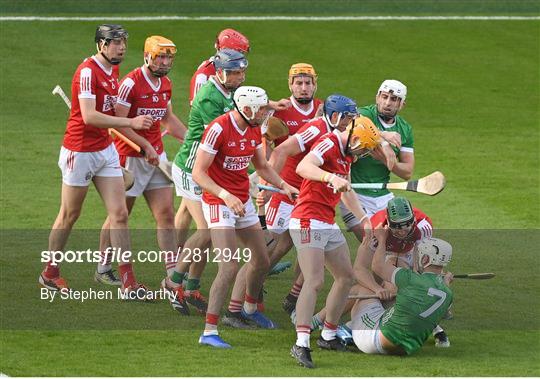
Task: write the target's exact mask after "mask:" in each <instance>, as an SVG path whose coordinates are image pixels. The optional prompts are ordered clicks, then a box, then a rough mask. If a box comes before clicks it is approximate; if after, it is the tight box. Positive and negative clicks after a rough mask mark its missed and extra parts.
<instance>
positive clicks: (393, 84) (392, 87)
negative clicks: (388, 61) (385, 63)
mask: <svg viewBox="0 0 540 379" xmlns="http://www.w3.org/2000/svg"><path fill="white" fill-rule="evenodd" d="M381 92H389V93H390V92H392V93H393V94H394V95H396V96H397V97H399V98H400V99H401V101H405V98H406V97H407V86H406V85H405V84H403V83H401V82H400V81H398V80H393V79H387V80H385V81H384V82H382V84H381V86H380V87H379V90H378V91H377V95H378V94H379V93H381Z"/></svg>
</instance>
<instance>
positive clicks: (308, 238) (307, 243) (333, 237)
mask: <svg viewBox="0 0 540 379" xmlns="http://www.w3.org/2000/svg"><path fill="white" fill-rule="evenodd" d="M289 233H290V234H291V238H292V240H293V243H294V246H295V247H296V250H300V249H306V248H315V249H321V250H323V251H325V252H326V251H331V250H334V249H337V248H338V247H340V246H341V245H343V244H345V243H347V240H346V239H345V237H344V236H343V233H341V230H339V226H337V224H336V223H334V224H328V223H326V222H322V221H319V220H314V219H311V220H309V224H308V225H300V219H298V218H291V220H290V221H289Z"/></svg>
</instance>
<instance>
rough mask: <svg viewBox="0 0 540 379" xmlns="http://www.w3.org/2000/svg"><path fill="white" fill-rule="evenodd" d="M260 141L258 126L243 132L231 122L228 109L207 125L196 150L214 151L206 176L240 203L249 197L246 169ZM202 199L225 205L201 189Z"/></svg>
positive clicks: (209, 202) (231, 118)
mask: <svg viewBox="0 0 540 379" xmlns="http://www.w3.org/2000/svg"><path fill="white" fill-rule="evenodd" d="M261 141H262V139H261V128H260V127H249V126H248V127H247V128H246V129H245V130H244V131H242V130H241V129H240V128H239V127H238V125H237V124H236V121H234V118H233V115H232V112H227V113H225V114H224V115H221V116H219V117H218V118H216V119H215V120H214V121H212V123H211V124H210V125H209V126H208V128H206V130H205V131H204V134H203V137H202V140H201V145H200V146H199V149H202V150H204V151H206V152H208V153H210V154H215V158H214V161H213V162H212V164H211V165H210V167H209V168H208V176H210V177H211V178H212V180H214V182H216V183H217V184H219V185H220V186H221V187H223V188H224V189H226V190H227V191H229V192H230V193H232V194H233V195H234V196H236V197H237V198H239V199H240V201H242V203H245V202H246V201H248V199H249V177H248V172H247V170H248V166H249V162H251V159H252V158H253V155H254V154H255V150H257V149H261V148H262V144H261ZM202 198H203V200H204V201H205V202H206V203H207V204H225V202H224V201H223V200H221V199H220V198H219V197H217V196H214V195H212V194H211V193H209V192H207V191H203V196H202Z"/></svg>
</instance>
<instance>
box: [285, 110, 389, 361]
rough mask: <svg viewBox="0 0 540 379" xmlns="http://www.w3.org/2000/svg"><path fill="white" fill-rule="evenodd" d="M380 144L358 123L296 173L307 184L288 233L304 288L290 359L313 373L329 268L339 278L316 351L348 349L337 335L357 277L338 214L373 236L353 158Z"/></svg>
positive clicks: (327, 141) (317, 148) (366, 124)
mask: <svg viewBox="0 0 540 379" xmlns="http://www.w3.org/2000/svg"><path fill="white" fill-rule="evenodd" d="M381 142H382V138H381V136H380V133H379V131H378V129H377V127H376V126H375V125H374V124H373V122H371V120H369V119H368V118H366V117H358V118H356V119H355V120H353V121H352V122H351V123H350V124H349V126H348V127H347V129H346V130H344V131H339V130H333V131H332V132H331V133H328V134H326V135H324V136H323V137H321V138H320V139H319V140H318V141H317V142H316V143H315V145H314V146H313V147H312V149H311V151H310V152H309V153H308V154H307V155H306V156H305V157H304V158H303V159H302V160H301V161H300V163H299V164H298V167H297V168H296V172H297V173H298V174H299V175H301V176H302V177H303V178H304V181H303V182H302V187H301V188H300V195H299V197H298V199H297V200H296V204H295V206H294V209H293V211H292V214H291V220H290V222H289V232H290V234H291V238H292V240H293V242H294V245H295V246H296V250H297V251H298V263H299V264H300V268H301V270H302V273H303V275H304V285H303V286H302V290H301V291H300V296H299V297H298V302H297V304H296V334H297V339H296V343H295V344H294V345H293V347H292V348H291V354H292V356H293V357H294V358H295V359H296V360H297V362H298V363H299V364H300V365H302V366H304V367H308V368H313V367H314V365H313V361H312V360H311V354H310V351H311V350H310V349H309V346H310V343H309V342H310V341H309V340H310V333H311V318H312V316H313V312H314V310H315V303H316V301H317V293H318V292H319V290H320V289H321V288H322V285H323V282H324V268H325V266H326V267H327V268H328V270H329V271H330V272H331V274H332V276H333V277H334V284H333V285H332V288H331V289H330V292H329V293H328V296H327V300H326V309H327V314H326V320H325V322H324V328H323V331H322V333H321V336H320V338H319V339H318V341H317V345H318V346H319V347H321V348H323V349H330V350H337V351H343V350H345V349H346V348H345V346H344V345H343V344H342V343H341V341H340V340H338V339H337V338H336V331H337V324H338V322H339V318H340V316H341V314H342V311H343V308H344V306H345V303H346V299H347V295H348V294H349V290H350V289H351V286H352V285H353V281H354V273H353V269H352V265H351V260H350V255H349V247H348V245H347V241H346V240H345V237H344V236H343V234H342V233H341V231H340V230H339V227H338V226H337V224H336V223H335V208H336V205H337V204H338V203H339V201H340V199H341V200H342V201H343V202H344V203H345V204H347V205H348V207H350V208H349V209H351V211H353V213H354V214H355V215H356V217H358V219H359V220H361V222H362V225H363V228H364V230H365V231H366V234H368V235H370V234H371V223H370V221H369V218H368V217H367V215H366V214H365V213H364V211H363V209H362V206H361V204H360V202H359V201H358V199H357V198H356V196H355V193H354V192H353V191H351V184H350V168H351V164H352V162H353V160H354V157H359V156H364V155H366V154H369V153H370V152H372V151H374V150H375V149H376V148H380V145H381ZM353 209H354V210H353Z"/></svg>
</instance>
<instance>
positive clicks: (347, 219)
mask: <svg viewBox="0 0 540 379" xmlns="http://www.w3.org/2000/svg"><path fill="white" fill-rule="evenodd" d="M356 197H357V198H358V200H359V201H360V204H362V208H363V209H364V212H366V214H367V215H368V217H371V216H373V215H374V214H375V213H377V212H378V211H380V210H383V209H386V205H387V204H388V202H389V201H390V200H392V199H393V198H394V194H393V193H392V192H390V193H389V194H387V195H384V196H379V197H369V196H364V195H360V194H359V193H357V194H356ZM339 210H340V211H341V218H342V219H343V222H344V223H345V226H346V227H347V230H351V228H352V227H354V226H356V225H358V224H360V221H359V220H358V219H357V218H356V217H355V216H354V215H353V214H352V212H350V211H349V210H348V209H347V208H346V207H345V204H343V202H341V201H340V202H339Z"/></svg>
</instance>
